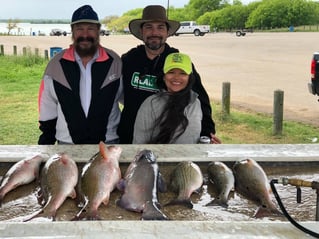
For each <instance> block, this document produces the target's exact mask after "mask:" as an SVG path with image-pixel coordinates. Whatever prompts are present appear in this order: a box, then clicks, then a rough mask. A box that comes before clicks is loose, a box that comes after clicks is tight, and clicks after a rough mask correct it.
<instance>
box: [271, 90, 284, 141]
mask: <svg viewBox="0 0 319 239" xmlns="http://www.w3.org/2000/svg"><path fill="white" fill-rule="evenodd" d="M273 110H274V124H273V135H281V134H282V125H283V115H284V113H283V112H284V92H283V91H281V90H276V91H275V92H274V109H273Z"/></svg>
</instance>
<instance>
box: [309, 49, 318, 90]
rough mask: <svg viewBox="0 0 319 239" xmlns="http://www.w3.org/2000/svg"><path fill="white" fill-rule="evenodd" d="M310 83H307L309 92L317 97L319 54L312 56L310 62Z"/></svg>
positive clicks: (315, 53)
mask: <svg viewBox="0 0 319 239" xmlns="http://www.w3.org/2000/svg"><path fill="white" fill-rule="evenodd" d="M310 74H311V81H310V83H308V89H309V92H310V93H311V94H313V95H319V52H318V51H316V52H314V53H313V55H312V60H311V70H310Z"/></svg>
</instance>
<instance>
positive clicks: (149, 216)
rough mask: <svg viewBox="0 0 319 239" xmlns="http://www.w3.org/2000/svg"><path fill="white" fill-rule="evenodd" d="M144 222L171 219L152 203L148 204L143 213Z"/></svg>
mask: <svg viewBox="0 0 319 239" xmlns="http://www.w3.org/2000/svg"><path fill="white" fill-rule="evenodd" d="M141 219H142V220H169V218H168V217H167V216H166V215H165V214H164V213H163V212H162V211H161V210H159V209H158V208H157V207H156V205H155V204H154V203H152V202H147V203H146V204H145V208H144V210H143V212H142V218H141Z"/></svg>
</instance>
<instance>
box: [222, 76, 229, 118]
mask: <svg viewBox="0 0 319 239" xmlns="http://www.w3.org/2000/svg"><path fill="white" fill-rule="evenodd" d="M229 113H230V82H223V92H222V115H223V116H225V117H226V116H229Z"/></svg>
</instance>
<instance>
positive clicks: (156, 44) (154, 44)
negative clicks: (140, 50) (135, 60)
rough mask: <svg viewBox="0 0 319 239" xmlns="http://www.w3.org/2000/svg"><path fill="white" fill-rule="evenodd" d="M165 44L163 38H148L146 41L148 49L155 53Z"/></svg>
mask: <svg viewBox="0 0 319 239" xmlns="http://www.w3.org/2000/svg"><path fill="white" fill-rule="evenodd" d="M164 44H165V41H164V40H163V37H148V38H147V39H146V41H145V45H146V46H147V48H149V49H151V50H154V51H156V50H159V49H160V48H161V47H162V46H163V45H164Z"/></svg>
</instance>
